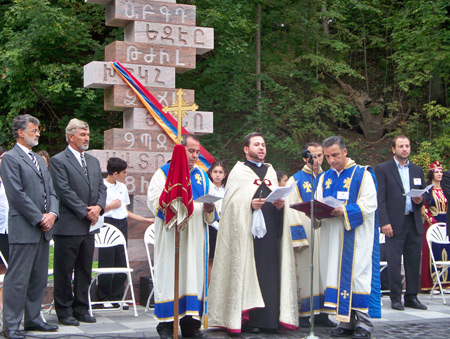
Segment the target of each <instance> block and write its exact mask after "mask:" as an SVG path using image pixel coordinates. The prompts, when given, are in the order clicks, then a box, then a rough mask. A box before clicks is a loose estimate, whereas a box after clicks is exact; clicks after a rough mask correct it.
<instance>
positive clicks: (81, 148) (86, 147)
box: [80, 144, 89, 152]
mask: <svg viewBox="0 0 450 339" xmlns="http://www.w3.org/2000/svg"><path fill="white" fill-rule="evenodd" d="M88 149H89V144H87V145H81V146H80V150H81V151H82V152H84V151H87V150H88Z"/></svg>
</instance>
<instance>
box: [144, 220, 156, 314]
mask: <svg viewBox="0 0 450 339" xmlns="http://www.w3.org/2000/svg"><path fill="white" fill-rule="evenodd" d="M144 243H145V251H146V252H147V260H148V266H149V267H150V276H151V278H152V283H153V282H154V280H153V273H154V266H153V262H152V257H151V256H150V249H149V246H153V248H154V246H155V224H152V225H150V226H148V227H147V229H146V230H145V234H144ZM154 290H155V288H154V287H152V290H151V292H150V294H149V295H148V299H147V304H146V305H145V312H148V310H149V309H150V299H151V298H152V296H153V292H154Z"/></svg>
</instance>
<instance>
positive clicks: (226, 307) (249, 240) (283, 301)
mask: <svg viewBox="0 0 450 339" xmlns="http://www.w3.org/2000/svg"><path fill="white" fill-rule="evenodd" d="M243 149H244V152H245V155H246V160H245V162H237V164H236V165H235V166H234V168H233V170H232V171H231V172H230V175H229V177H228V181H227V185H226V195H225V199H224V201H223V204H222V213H221V218H220V228H219V232H218V235H217V243H216V252H215V257H214V265H213V269H212V274H211V284H210V291H209V313H208V314H209V324H210V325H211V326H218V327H223V328H226V329H227V331H229V332H237V333H239V332H241V330H243V331H247V332H252V333H257V332H259V331H263V332H276V331H277V330H278V329H279V328H280V325H282V326H284V327H287V328H290V329H295V328H297V327H298V303H297V294H296V280H295V263H294V255H293V254H294V253H293V248H292V238H291V233H290V229H289V227H287V224H285V223H283V213H282V210H283V207H284V200H277V201H275V202H273V203H265V198H266V197H267V196H268V195H269V193H270V192H271V191H273V190H274V189H276V188H277V187H278V180H277V175H276V173H275V170H274V169H273V167H272V166H271V165H270V164H267V163H264V159H265V155H266V146H265V140H264V138H263V136H262V135H261V134H260V133H257V132H254V133H250V134H249V135H247V136H246V137H245V138H244V142H243Z"/></svg>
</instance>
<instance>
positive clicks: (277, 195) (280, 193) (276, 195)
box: [266, 181, 298, 202]
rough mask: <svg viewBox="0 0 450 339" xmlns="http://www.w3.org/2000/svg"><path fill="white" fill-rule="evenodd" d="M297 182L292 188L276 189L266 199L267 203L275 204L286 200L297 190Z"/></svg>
mask: <svg viewBox="0 0 450 339" xmlns="http://www.w3.org/2000/svg"><path fill="white" fill-rule="evenodd" d="M297 182H298V181H296V182H294V183H293V184H292V185H291V186H287V187H278V188H276V189H275V190H274V191H272V192H271V193H270V194H269V195H268V196H267V197H266V202H274V201H277V200H279V199H284V198H286V197H287V196H288V195H289V194H290V193H291V192H292V191H293V190H294V189H295V186H297Z"/></svg>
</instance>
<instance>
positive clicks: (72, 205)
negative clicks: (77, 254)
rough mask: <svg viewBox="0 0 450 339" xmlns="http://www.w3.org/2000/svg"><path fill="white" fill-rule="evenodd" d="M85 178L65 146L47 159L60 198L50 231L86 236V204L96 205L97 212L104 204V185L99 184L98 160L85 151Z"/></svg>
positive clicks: (87, 223) (79, 166) (88, 224)
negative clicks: (98, 207)
mask: <svg viewBox="0 0 450 339" xmlns="http://www.w3.org/2000/svg"><path fill="white" fill-rule="evenodd" d="M85 159H86V167H87V169H88V174H89V179H88V177H87V176H86V175H85V173H84V170H83V168H82V167H81V165H80V163H79V162H78V160H77V159H76V158H75V156H74V155H73V153H72V152H71V151H70V149H69V148H66V149H65V150H64V151H62V152H61V153H58V154H57V155H55V156H54V157H52V158H51V160H50V174H51V176H52V178H53V183H54V185H55V190H56V194H57V195H58V197H59V200H60V215H59V220H58V222H57V223H56V225H55V227H54V229H53V234H55V235H87V234H88V233H89V227H90V224H91V222H90V220H89V219H88V218H87V217H86V216H87V214H88V210H87V207H88V206H94V205H99V206H100V207H101V208H102V212H101V214H103V211H104V210H105V206H106V186H105V185H104V184H103V178H102V172H101V169H100V163H99V161H98V160H97V158H95V157H93V156H92V155H89V154H87V153H85Z"/></svg>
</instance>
